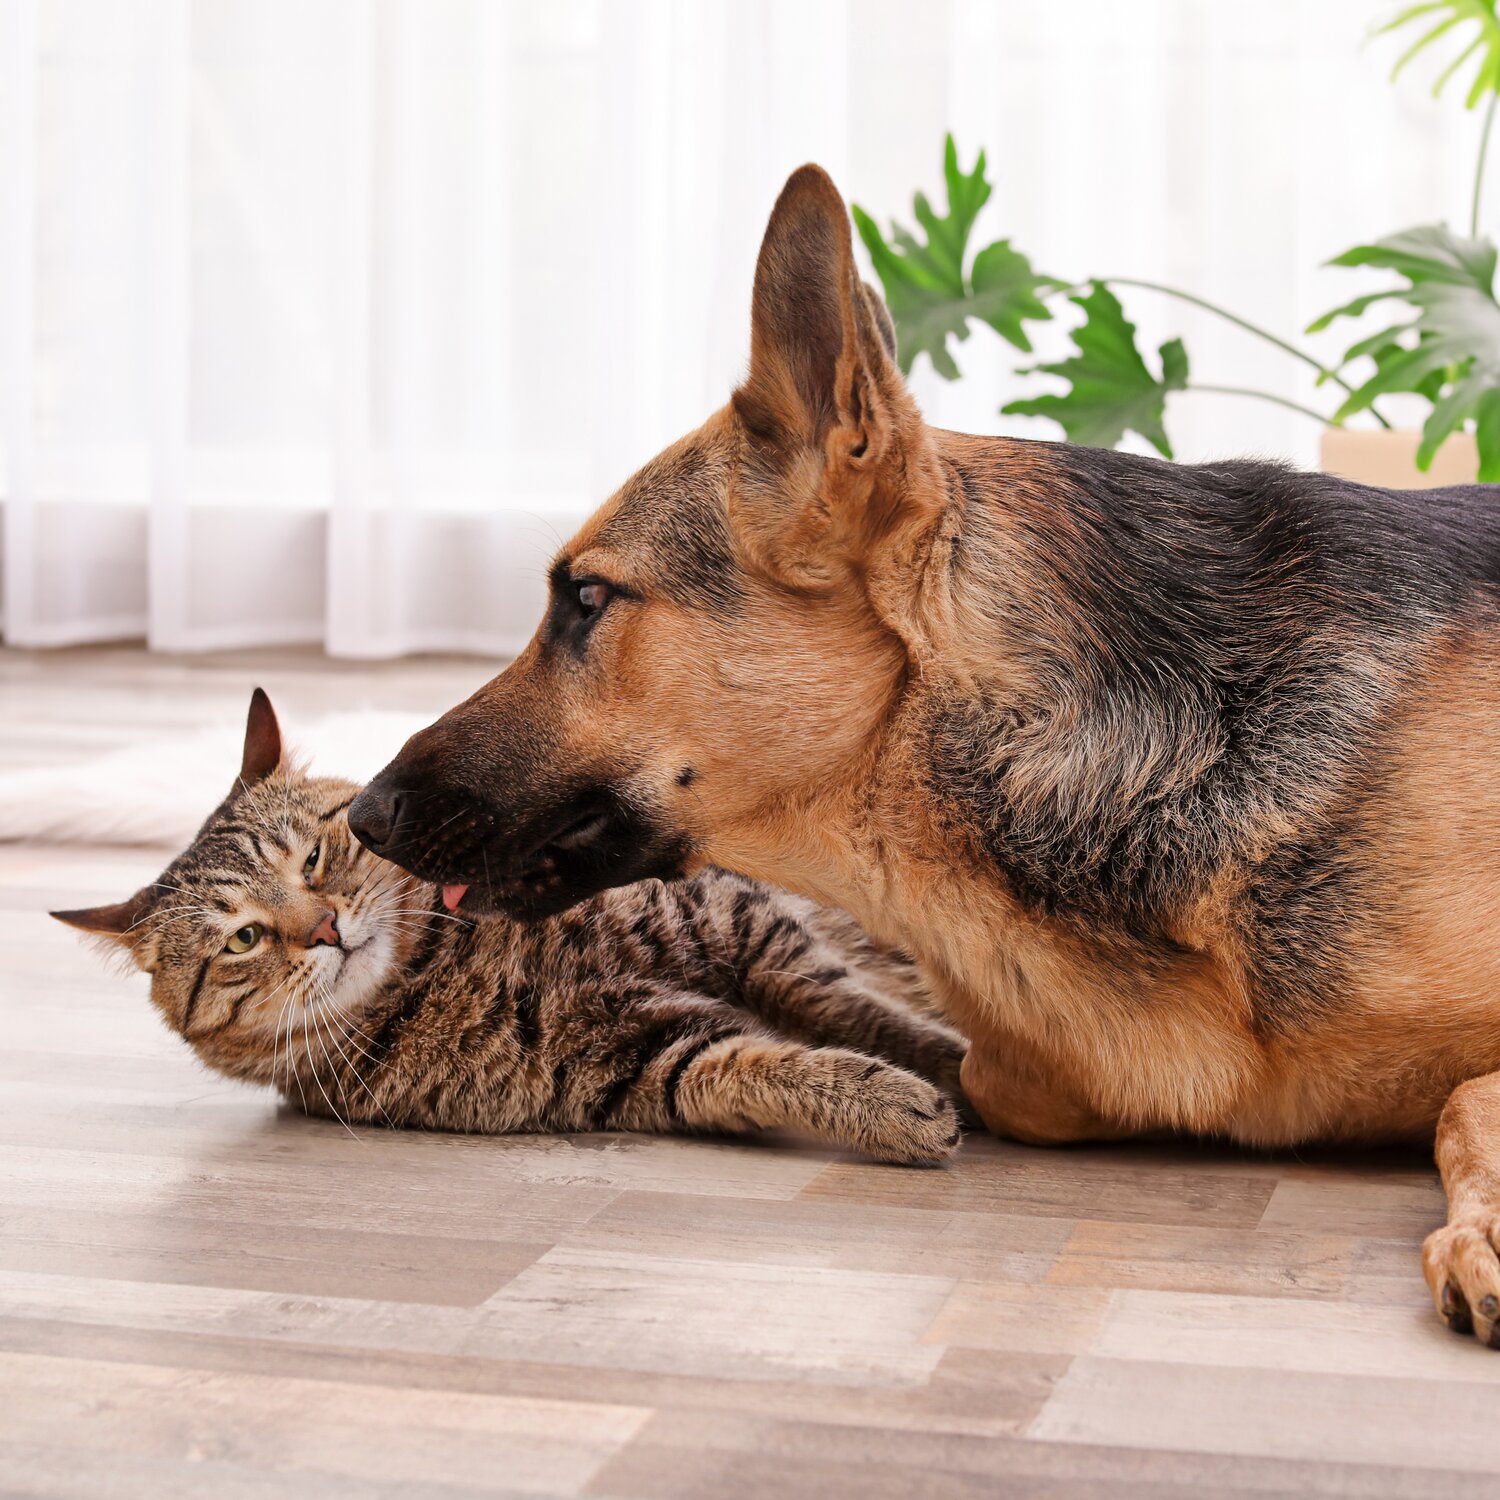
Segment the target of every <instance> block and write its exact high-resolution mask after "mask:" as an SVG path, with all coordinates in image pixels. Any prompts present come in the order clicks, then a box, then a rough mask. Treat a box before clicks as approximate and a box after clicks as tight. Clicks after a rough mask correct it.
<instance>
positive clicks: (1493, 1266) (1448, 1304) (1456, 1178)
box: [1422, 1073, 1500, 1349]
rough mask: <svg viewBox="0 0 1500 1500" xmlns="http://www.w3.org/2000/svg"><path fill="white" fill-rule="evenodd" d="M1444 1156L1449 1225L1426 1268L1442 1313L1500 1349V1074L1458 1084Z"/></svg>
mask: <svg viewBox="0 0 1500 1500" xmlns="http://www.w3.org/2000/svg"><path fill="white" fill-rule="evenodd" d="M1436 1155H1437V1164H1438V1170H1439V1171H1440V1172H1441V1173H1442V1176H1443V1187H1444V1189H1445V1190H1446V1192H1447V1194H1448V1222H1447V1223H1446V1224H1445V1225H1444V1226H1443V1227H1442V1228H1441V1229H1437V1230H1434V1231H1433V1232H1432V1233H1431V1234H1430V1235H1428V1236H1427V1243H1426V1244H1425V1245H1423V1247H1422V1270H1423V1273H1424V1274H1425V1275H1426V1277H1427V1285H1428V1286H1429V1287H1430V1288H1431V1289H1432V1299H1433V1301H1434V1303H1435V1304H1436V1305H1437V1310H1438V1316H1439V1317H1441V1318H1442V1319H1443V1321H1444V1322H1445V1323H1447V1325H1448V1326H1449V1327H1450V1328H1451V1329H1453V1330H1454V1331H1455V1332H1457V1333H1469V1332H1473V1333H1474V1334H1475V1336H1476V1337H1477V1338H1478V1339H1479V1341H1480V1342H1481V1343H1484V1344H1488V1345H1489V1346H1490V1348H1492V1349H1500V1073H1490V1074H1487V1075H1486V1076H1485V1077H1483V1078H1471V1079H1470V1080H1469V1081H1468V1082H1467V1083H1461V1084H1460V1085H1459V1086H1458V1087H1457V1088H1456V1089H1454V1091H1453V1093H1452V1094H1451V1095H1450V1096H1449V1099H1448V1103H1447V1104H1446V1105H1445V1106H1444V1108H1443V1113H1442V1116H1441V1117H1440V1118H1439V1120H1438V1127H1437V1149H1436Z"/></svg>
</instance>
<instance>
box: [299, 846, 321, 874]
mask: <svg viewBox="0 0 1500 1500" xmlns="http://www.w3.org/2000/svg"><path fill="white" fill-rule="evenodd" d="M322 857H323V846H322V845H321V844H314V845H313V849H312V853H311V854H309V855H308V856H307V860H306V862H305V863H304V864H303V866H302V878H303V879H304V880H311V879H312V878H313V876H314V875H315V874H316V873H317V870H318V861H319V860H320V859H322Z"/></svg>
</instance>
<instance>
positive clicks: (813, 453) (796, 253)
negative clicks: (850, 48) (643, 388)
mask: <svg viewBox="0 0 1500 1500" xmlns="http://www.w3.org/2000/svg"><path fill="white" fill-rule="evenodd" d="M895 350H896V339H895V332H894V330H893V329H892V327H891V320H890V316H889V314H888V313H887V312H886V310H885V308H884V306H882V304H881V301H880V299H879V297H877V296H876V295H875V293H874V292H873V291H871V290H870V288H869V287H868V286H866V285H865V284H864V282H862V281H861V280H860V278H859V273H858V271H857V270H856V268H855V264H854V242H853V238H852V236H851V233H850V228H849V215H848V212H847V211H846V209H845V208H844V201H843V199H842V198H840V197H839V193H838V189H837V188H835V187H834V185H833V182H832V181H831V180H830V178H829V176H828V174H827V173H826V172H824V171H823V170H822V168H821V167H812V166H808V167H801V168H799V169H798V170H797V171H796V172H794V173H792V175H791V177H790V178H789V179H788V181H787V185H786V186H785V187H784V188H783V189H782V191H781V196H780V197H779V198H778V199H777V200H776V207H775V208H774V209H773V210H772V212H771V222H770V224H769V226H768V227H767V229H766V237H765V240H764V241H763V242H762V244H761V247H760V259H759V261H758V262H757V263H756V267H755V296H754V302H753V307H752V315H751V331H750V374H749V376H748V378H747V379H746V381H745V383H744V385H743V386H742V387H741V388H740V389H739V390H738V391H736V392H735V395H734V409H735V411H736V413H737V414H738V415H739V418H740V420H741V422H742V423H743V424H744V426H745V428H746V430H747V432H748V433H749V436H750V440H751V442H752V443H753V445H754V447H755V449H756V451H757V454H758V456H759V458H760V459H761V460H762V462H761V463H760V464H759V465H758V467H759V468H760V472H761V473H762V475H766V474H771V473H774V474H779V475H780V476H781V479H780V480H779V481H778V482H777V484H776V486H775V491H776V493H775V494H774V495H773V494H770V493H765V492H763V493H762V494H761V496H760V502H759V503H756V501H755V500H754V499H753V498H752V497H751V496H749V495H747V496H746V498H745V500H744V501H743V502H742V503H743V504H744V507H745V508H744V510H743V512H742V514H743V515H744V516H745V519H746V521H747V522H748V527H747V531H748V534H749V537H750V539H751V541H752V544H753V545H754V546H755V547H756V549H757V551H759V553H760V554H761V556H762V558H763V559H764V560H765V561H766V562H767V563H768V564H769V565H770V566H771V567H772V568H773V569H774V570H775V571H777V572H779V573H782V574H784V575H786V576H788V577H792V576H799V577H801V578H802V579H803V580H804V581H806V582H808V583H816V582H817V581H818V580H819V578H820V577H822V578H826V576H827V572H826V570H827V568H828V566H829V565H830V564H833V563H834V562H835V560H836V559H837V558H840V557H842V558H843V559H844V561H845V562H847V561H848V560H849V559H850V558H852V557H858V556H862V555H864V554H866V553H867V552H868V549H869V548H870V547H871V545H873V544H874V543H875V542H876V541H878V540H879V538H881V537H882V536H883V535H885V534H887V533H888V532H889V530H890V528H891V527H892V525H893V524H894V523H895V522H896V521H897V519H898V517H900V516H901V515H903V514H904V513H907V511H908V509H909V503H910V498H911V485H910V479H911V476H912V473H913V470H914V466H915V460H916V458H917V450H918V445H919V444H920V442H921V441H922V439H921V433H922V419H921V417H920V416H919V415H918V413H917V408H916V405H915V403H914V402H913V401H912V399H911V396H910V395H909V394H908V393H907V390H906V385H905V382H904V381H903V380H902V378H901V371H900V369H899V368H898V367H897V364H896V357H895ZM898 458H900V459H901V460H902V461H901V462H899V463H898V462H896V461H895V460H897V459H898ZM888 480H889V481H890V482H887V481H888ZM789 498H790V499H792V501H793V509H792V510H790V511H789V510H788V509H787V506H786V502H787V500H788V499H789ZM799 499H800V502H801V503H800V504H799V503H797V502H798V500H799ZM767 502H770V503H767Z"/></svg>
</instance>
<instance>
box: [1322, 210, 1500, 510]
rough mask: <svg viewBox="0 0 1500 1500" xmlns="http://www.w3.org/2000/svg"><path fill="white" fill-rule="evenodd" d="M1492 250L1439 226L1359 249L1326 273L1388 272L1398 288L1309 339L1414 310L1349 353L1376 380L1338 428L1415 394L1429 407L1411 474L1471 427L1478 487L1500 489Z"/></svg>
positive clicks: (1366, 300)
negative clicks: (1381, 400) (1382, 304)
mask: <svg viewBox="0 0 1500 1500" xmlns="http://www.w3.org/2000/svg"><path fill="white" fill-rule="evenodd" d="M1495 259H1496V257H1495V247H1494V246H1493V245H1492V244H1491V243H1490V242H1489V241H1488V240H1485V239H1477V240H1471V239H1465V238H1464V237H1463V236H1461V235H1456V234H1454V233H1453V231H1452V230H1451V229H1449V228H1448V227H1447V226H1446V225H1445V224H1429V225H1425V226H1423V227H1421V228H1417V229H1407V230H1403V231H1402V232H1401V233H1400V234H1393V235H1391V236H1389V237H1388V238H1387V239H1383V240H1377V241H1375V243H1374V244H1371V245H1356V246H1355V247H1354V248H1353V249H1352V250H1347V251H1345V252H1344V254H1342V255H1340V256H1338V257H1337V259H1335V260H1334V261H1333V262H1332V263H1333V264H1334V265H1336V266H1372V267H1375V268H1377V269H1379V270H1385V271H1394V272H1395V273H1396V274H1397V275H1398V276H1400V277H1402V278H1403V280H1404V283H1405V284H1404V285H1400V286H1396V287H1392V288H1390V289H1388V290H1386V291H1384V292H1379V293H1372V294H1370V295H1368V296H1365V297H1356V298H1355V299H1354V301H1352V302H1348V303H1345V304H1344V306H1342V307H1336V308H1334V309H1333V311H1332V312H1329V313H1325V314H1324V315H1323V316H1322V317H1321V318H1319V319H1318V320H1317V322H1315V323H1314V324H1312V326H1311V328H1310V329H1309V332H1313V331H1316V330H1318V329H1321V328H1326V327H1327V326H1328V325H1329V324H1330V323H1331V322H1333V321H1334V319H1336V318H1340V317H1356V316H1358V315H1359V314H1360V313H1362V312H1363V311H1364V310H1365V308H1367V307H1369V306H1370V305H1372V303H1373V302H1375V301H1377V300H1382V299H1385V298H1394V299H1396V300H1398V301H1400V302H1404V303H1406V304H1407V305H1408V306H1409V307H1411V308H1413V309H1414V310H1415V314H1416V315H1415V317H1413V318H1412V319H1411V320H1410V321H1408V322H1405V323H1396V324H1393V325H1392V326H1390V327H1387V328H1382V329H1381V330H1380V332H1378V333H1375V334H1372V335H1370V336H1368V337H1366V338H1363V339H1361V340H1359V342H1358V343H1355V344H1351V345H1350V347H1349V349H1348V350H1347V352H1346V353H1345V355H1344V364H1345V365H1348V364H1349V363H1351V362H1352V361H1354V360H1357V359H1361V358H1365V357H1368V358H1370V359H1372V360H1373V361H1374V363H1375V373H1374V374H1373V375H1371V376H1370V378H1369V379H1368V380H1366V381H1365V383H1364V384H1363V385H1361V386H1359V387H1358V388H1357V389H1356V390H1355V391H1354V393H1353V394H1352V395H1350V396H1349V398H1348V399H1347V400H1346V401H1345V402H1344V404H1343V406H1341V407H1340V408H1339V410H1338V413H1337V415H1336V416H1335V418H1334V420H1335V421H1337V422H1342V421H1344V420H1345V419H1346V418H1347V417H1351V416H1353V415H1354V413H1355V412H1359V411H1364V410H1365V409H1366V408H1367V407H1368V406H1369V405H1370V403H1371V402H1372V401H1373V400H1375V398H1376V397H1377V396H1383V395H1385V394H1387V393H1388V392H1394V391H1419V392H1420V393H1421V394H1422V395H1424V396H1426V397H1427V398H1428V399H1429V400H1430V401H1432V403H1433V407H1432V413H1431V415H1430V416H1429V417H1428V418H1427V421H1426V424H1425V425H1424V426H1423V428H1422V444H1421V447H1420V448H1419V449H1418V450H1417V465H1418V467H1419V468H1422V469H1426V468H1427V467H1428V466H1429V465H1430V464H1431V462H1432V459H1433V455H1434V454H1435V453H1436V452H1437V450H1438V448H1439V447H1440V446H1441V445H1442V443H1443V440H1444V439H1445V438H1447V437H1448V435H1449V434H1450V433H1452V432H1453V431H1454V430H1455V429H1456V428H1458V427H1461V426H1462V425H1463V423H1464V422H1465V421H1467V420H1469V419H1470V418H1472V419H1473V421H1474V426H1475V438H1476V441H1477V443H1478V447H1479V477H1480V479H1482V480H1487V481H1493V480H1500V303H1497V302H1496V300H1495Z"/></svg>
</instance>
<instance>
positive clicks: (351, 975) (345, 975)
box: [332, 932, 395, 1011]
mask: <svg viewBox="0 0 1500 1500" xmlns="http://www.w3.org/2000/svg"><path fill="white" fill-rule="evenodd" d="M394 959H395V949H394V944H393V943H392V941H391V938H390V935H389V933H385V932H377V933H374V934H372V935H371V936H370V937H369V938H367V939H366V940H365V941H364V942H363V943H361V944H360V945H359V946H358V947H357V948H352V949H350V950H348V951H347V952H346V953H345V954H344V961H343V965H342V967H341V968H340V969H339V972H338V974H337V976H336V977H335V979H334V981H333V989H332V998H333V1000H334V1001H335V1003H336V1004H337V1005H338V1007H339V1009H340V1010H344V1011H350V1010H355V1009H357V1008H358V1007H360V1006H362V1005H364V1004H366V1003H367V1002H368V1001H370V1000H372V999H374V997H375V995H376V994H377V993H378V992H379V990H380V988H381V986H382V985H384V984H385V982H386V980H387V979H388V978H389V977H390V973H391V967H392V964H393V961H394Z"/></svg>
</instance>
